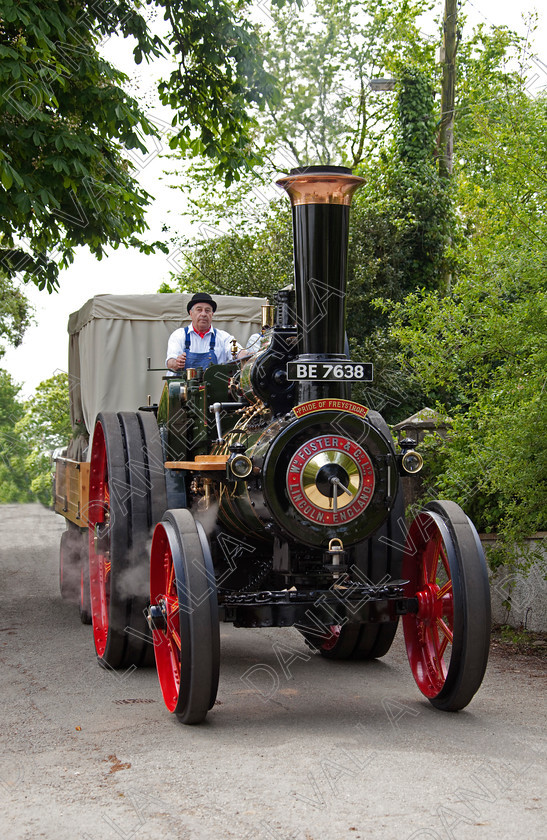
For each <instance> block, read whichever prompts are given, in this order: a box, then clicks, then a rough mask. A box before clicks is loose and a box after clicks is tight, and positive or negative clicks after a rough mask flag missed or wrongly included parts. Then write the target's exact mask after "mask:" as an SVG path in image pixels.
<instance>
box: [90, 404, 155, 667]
mask: <svg viewBox="0 0 547 840" xmlns="http://www.w3.org/2000/svg"><path fill="white" fill-rule="evenodd" d="M166 504H167V502H166V492H165V477H164V470H163V457H162V449H161V443H160V439H159V433H158V429H157V423H156V420H155V418H154V416H153V415H151V414H149V413H147V412H138V413H131V412H119V413H118V414H107V413H104V414H99V416H98V418H97V423H96V425H95V433H94V436H93V447H92V451H91V472H90V489H89V511H88V519H89V557H90V562H89V575H90V590H91V612H92V616H93V636H94V640H95V648H96V651H97V655H98V657H99V660H100V661H101V662H102V663H103V664H105V665H108V666H109V667H111V668H122V667H125V668H126V667H128V666H130V665H151V664H153V661H154V655H153V649H152V638H151V634H150V630H149V627H148V624H147V622H146V619H145V614H144V613H145V610H146V607H147V605H148V602H149V599H148V593H149V588H148V580H149V561H148V542H149V534H150V532H151V529H152V527H153V526H154V525H155V523H156V522H157V521H158V519H159V518H160V517H161V515H162V513H163V511H164V510H165V507H166Z"/></svg>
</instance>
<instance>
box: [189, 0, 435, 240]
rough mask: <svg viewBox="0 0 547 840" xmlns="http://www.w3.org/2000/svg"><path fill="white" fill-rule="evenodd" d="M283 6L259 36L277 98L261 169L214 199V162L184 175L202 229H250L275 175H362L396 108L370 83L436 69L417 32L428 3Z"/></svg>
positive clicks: (265, 120) (256, 143) (349, 0)
mask: <svg viewBox="0 0 547 840" xmlns="http://www.w3.org/2000/svg"><path fill="white" fill-rule="evenodd" d="M280 6H281V7H280V8H278V9H276V8H275V7H272V8H271V9H270V16H271V20H270V21H269V25H268V27H267V28H266V27H262V30H261V33H260V34H261V49H262V54H263V62H264V66H265V68H266V70H267V71H268V72H269V74H270V75H271V76H272V77H273V78H275V80H276V85H277V88H278V90H279V91H280V92H281V95H280V96H278V97H277V98H274V97H270V98H269V99H268V101H267V105H266V107H265V108H264V110H263V111H262V112H261V113H260V114H257V126H256V130H255V132H254V136H253V148H254V149H256V150H257V152H258V157H259V158H261V159H262V160H263V163H262V165H260V163H258V162H257V163H256V165H254V166H253V167H252V170H251V171H250V176H248V177H247V178H245V179H243V180H242V181H241V183H240V184H238V185H232V188H231V189H230V190H224V189H219V184H218V174H217V172H216V171H215V167H214V166H212V165H211V162H210V161H207V160H203V161H199V160H198V161H196V163H195V164H194V165H193V166H192V167H189V168H185V174H184V183H183V184H182V185H181V187H180V188H181V189H182V190H183V191H184V193H185V195H188V194H190V195H191V201H192V202H193V205H194V206H195V215H196V216H198V217H199V219H200V221H201V222H203V221H204V219H205V218H207V219H208V220H209V221H210V223H211V224H215V223H217V222H218V219H219V218H220V219H222V220H223V221H224V222H225V223H227V224H229V225H230V227H233V226H234V225H235V224H237V223H238V222H241V220H243V221H244V223H248V221H249V218H254V215H253V214H252V210H251V214H249V209H250V206H251V207H252V205H254V206H256V203H257V202H256V198H257V195H256V192H257V191H258V190H261V191H264V192H265V193H266V197H268V196H269V195H270V193H271V191H269V187H270V184H271V181H272V178H273V176H274V175H275V173H277V172H278V171H279V170H280V169H282V170H285V169H289V168H291V167H292V166H306V165H312V164H325V165H327V164H337V165H347V166H351V167H358V166H359V165H363V164H364V163H365V162H366V161H367V159H368V158H369V157H370V156H371V155H372V154H373V152H374V150H375V149H376V148H377V146H378V145H382V143H383V139H384V137H385V136H390V134H391V129H392V126H393V113H392V104H393V100H392V98H391V97H386V96H385V95H383V94H379V93H376V92H373V91H372V90H371V89H370V88H369V84H368V82H369V80H370V79H371V78H374V77H376V76H383V75H387V76H390V75H398V73H399V70H400V68H401V67H402V66H404V65H407V64H409V63H411V64H413V65H414V66H416V67H419V68H424V67H428V66H432V65H433V51H434V44H433V39H428V38H426V37H425V36H424V35H423V34H422V33H421V31H420V25H419V18H420V15H422V14H423V13H424V12H426V11H427V10H429V9H430V7H431V3H430V2H429V0H405V2H402V0H379V1H378V0H343V2H340V0H314V2H312V3H306V5H305V14H299V10H298V9H297V8H296V7H295V4H294V3H289V4H280ZM251 178H252V181H251ZM253 189H254V191H255V194H254V195H253V194H251V196H250V200H249V193H250V192H251V193H252V190H253ZM258 197H259V200H260V196H258ZM242 207H243V211H242Z"/></svg>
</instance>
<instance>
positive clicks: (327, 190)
mask: <svg viewBox="0 0 547 840" xmlns="http://www.w3.org/2000/svg"><path fill="white" fill-rule="evenodd" d="M364 183H365V179H364V178H360V177H359V176H358V175H353V174H352V173H351V170H350V169H346V167H344V166H308V167H303V168H302V169H293V170H291V172H290V173H289V175H286V176H284V177H283V178H279V180H277V181H276V184H277V185H278V186H280V187H282V188H283V189H284V190H285V191H286V192H287V193H288V195H289V198H290V200H291V204H292V206H293V207H299V206H301V205H303V204H338V205H342V206H345V207H349V206H350V204H351V201H352V198H353V194H354V193H355V191H356V190H358V189H359V187H361V186H362V185H363V184H364Z"/></svg>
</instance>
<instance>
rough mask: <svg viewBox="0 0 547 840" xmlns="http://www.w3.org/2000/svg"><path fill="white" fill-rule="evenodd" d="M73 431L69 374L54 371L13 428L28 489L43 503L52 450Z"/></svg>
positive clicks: (48, 484) (47, 497) (47, 500)
mask: <svg viewBox="0 0 547 840" xmlns="http://www.w3.org/2000/svg"><path fill="white" fill-rule="evenodd" d="M72 435H73V430H72V427H71V423H70V410H69V393H68V374H66V373H57V374H55V375H54V376H52V377H50V378H49V379H46V380H45V381H44V382H41V383H40V385H39V386H38V388H37V389H36V393H35V395H34V396H33V397H32V399H30V400H28V401H27V402H26V403H25V405H24V413H23V414H22V415H21V417H20V418H19V420H18V421H17V423H16V424H15V428H14V436H15V437H16V438H18V439H19V440H20V441H22V442H24V446H25V448H26V455H25V457H24V460H23V464H22V466H23V469H24V471H25V474H26V476H27V480H28V482H29V487H30V490H31V492H32V494H33V495H34V497H35V498H37V499H38V500H39V501H41V502H43V503H44V504H48V505H49V504H51V474H52V464H51V454H52V452H53V450H54V449H57V448H60V447H65V446H66V444H67V441H68V440H69V439H70V438H71V437H72Z"/></svg>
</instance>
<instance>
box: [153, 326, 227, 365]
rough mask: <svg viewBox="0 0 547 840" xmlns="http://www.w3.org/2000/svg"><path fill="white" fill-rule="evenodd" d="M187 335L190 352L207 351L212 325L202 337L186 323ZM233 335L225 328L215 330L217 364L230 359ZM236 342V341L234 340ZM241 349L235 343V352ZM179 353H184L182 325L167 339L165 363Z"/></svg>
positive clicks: (183, 330)
mask: <svg viewBox="0 0 547 840" xmlns="http://www.w3.org/2000/svg"><path fill="white" fill-rule="evenodd" d="M188 331H189V332H188V335H189V336H190V353H208V352H209V346H210V344H211V333H212V332H213V327H210V329H209V331H208V332H206V333H205V335H204V336H203V338H202V337H201V336H200V335H199V334H198V333H197V332H196V331H195V330H194V328H193V326H192V324H189V325H188ZM233 340H234V337H233V335H230V333H227V332H226V331H225V330H217V335H216V339H215V356H216V357H217V362H218V364H219V365H221V364H224V362H231V361H232V358H233V356H232V341H233ZM236 343H237V342H236ZM240 350H241V344H237V352H238V353H239V351H240ZM181 353H186V331H185V328H184V327H180V328H179V329H178V330H175V332H174V333H171V335H170V336H169V341H168V342H167V358H166V359H165V364H166V365H167V362H168V361H169V359H176V358H177V356H180V354H181Z"/></svg>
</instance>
